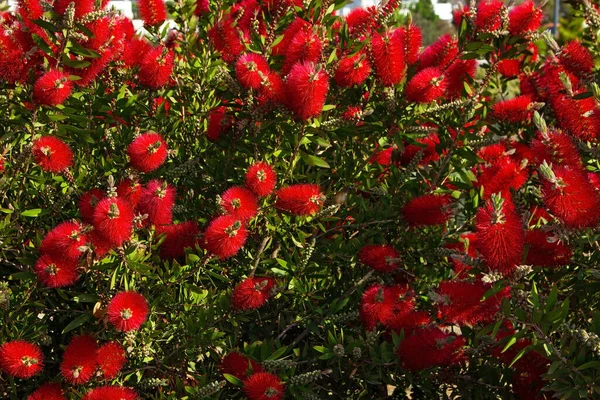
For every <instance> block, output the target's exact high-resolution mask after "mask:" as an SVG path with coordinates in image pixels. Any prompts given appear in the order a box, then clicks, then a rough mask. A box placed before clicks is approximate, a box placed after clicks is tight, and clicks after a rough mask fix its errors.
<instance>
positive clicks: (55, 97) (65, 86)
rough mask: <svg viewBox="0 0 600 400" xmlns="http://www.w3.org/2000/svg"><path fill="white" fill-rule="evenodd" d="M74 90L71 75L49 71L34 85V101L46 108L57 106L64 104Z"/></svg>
mask: <svg viewBox="0 0 600 400" xmlns="http://www.w3.org/2000/svg"><path fill="white" fill-rule="evenodd" d="M72 90H73V82H72V81H70V80H69V75H67V74H65V73H64V72H61V71H58V70H52V71H48V72H46V73H45V74H44V75H42V76H41V77H40V78H39V79H38V80H37V81H36V82H35V84H34V85H33V100H34V101H35V102H36V103H38V104H42V105H45V106H56V105H59V104H62V103H64V101H65V100H66V99H68V98H69V96H70V95H71V92H72Z"/></svg>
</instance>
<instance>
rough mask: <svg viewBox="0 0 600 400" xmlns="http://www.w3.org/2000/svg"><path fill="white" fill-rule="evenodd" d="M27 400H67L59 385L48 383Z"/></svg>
mask: <svg viewBox="0 0 600 400" xmlns="http://www.w3.org/2000/svg"><path fill="white" fill-rule="evenodd" d="M27 400H66V397H65V396H64V393H63V390H62V388H61V387H60V384H59V383H46V384H44V385H42V386H40V387H39V388H38V389H37V390H36V391H35V392H33V393H31V394H30V395H29V397H27Z"/></svg>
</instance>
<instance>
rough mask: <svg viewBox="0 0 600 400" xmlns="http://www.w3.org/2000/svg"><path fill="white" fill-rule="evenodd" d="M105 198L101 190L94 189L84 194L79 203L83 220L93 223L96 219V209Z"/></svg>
mask: <svg viewBox="0 0 600 400" xmlns="http://www.w3.org/2000/svg"><path fill="white" fill-rule="evenodd" d="M104 197H105V194H104V192H103V191H102V190H100V189H92V190H89V191H87V192H85V193H84V194H82V195H81V197H80V198H79V203H78V205H79V213H80V214H81V219H82V220H84V221H85V222H87V223H91V222H92V220H93V219H94V209H96V206H97V205H98V203H99V202H100V200H102V199H103V198H104Z"/></svg>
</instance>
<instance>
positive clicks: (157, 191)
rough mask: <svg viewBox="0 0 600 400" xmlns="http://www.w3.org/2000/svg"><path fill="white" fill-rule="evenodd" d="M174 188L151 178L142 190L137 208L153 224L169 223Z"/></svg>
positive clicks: (171, 218)
mask: <svg viewBox="0 0 600 400" xmlns="http://www.w3.org/2000/svg"><path fill="white" fill-rule="evenodd" d="M174 204H175V189H173V187H172V186H171V185H169V184H167V183H166V182H161V181H159V180H156V179H154V180H151V181H150V182H148V183H147V184H146V187H145V188H144V189H143V190H142V196H141V197H140V201H139V203H138V206H137V209H138V211H139V212H140V213H141V214H148V219H147V221H148V222H149V223H150V224H154V225H157V226H158V225H170V224H171V222H172V221H173V211H172V210H173V205H174Z"/></svg>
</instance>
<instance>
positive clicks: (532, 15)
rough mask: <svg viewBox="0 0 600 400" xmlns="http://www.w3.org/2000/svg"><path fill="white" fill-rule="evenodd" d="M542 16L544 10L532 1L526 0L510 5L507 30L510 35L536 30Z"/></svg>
mask: <svg viewBox="0 0 600 400" xmlns="http://www.w3.org/2000/svg"><path fill="white" fill-rule="evenodd" d="M542 18H544V11H543V10H542V9H541V8H538V7H537V6H536V5H535V4H534V2H533V1H531V0H526V1H524V2H523V3H521V4H519V5H517V6H514V7H512V8H511V10H510V12H509V13H508V20H509V23H508V31H509V32H510V34H511V35H520V34H523V33H527V32H533V31H537V30H538V29H539V28H540V26H541V25H542Z"/></svg>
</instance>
